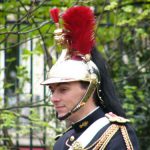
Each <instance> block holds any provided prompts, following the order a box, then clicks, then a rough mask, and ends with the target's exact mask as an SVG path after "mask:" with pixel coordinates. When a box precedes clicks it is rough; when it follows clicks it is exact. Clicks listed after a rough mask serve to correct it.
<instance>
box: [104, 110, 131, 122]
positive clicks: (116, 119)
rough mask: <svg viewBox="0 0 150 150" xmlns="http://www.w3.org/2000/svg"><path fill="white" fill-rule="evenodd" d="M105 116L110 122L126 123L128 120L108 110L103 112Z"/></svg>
mask: <svg viewBox="0 0 150 150" xmlns="http://www.w3.org/2000/svg"><path fill="white" fill-rule="evenodd" d="M105 117H107V118H108V119H109V121H110V122H112V123H114V122H115V123H127V122H130V120H129V119H126V118H123V117H120V116H117V115H115V114H113V113H112V112H109V113H107V114H105Z"/></svg>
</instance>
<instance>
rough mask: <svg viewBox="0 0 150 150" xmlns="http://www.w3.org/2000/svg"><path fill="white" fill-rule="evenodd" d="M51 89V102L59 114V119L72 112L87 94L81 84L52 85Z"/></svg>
mask: <svg viewBox="0 0 150 150" xmlns="http://www.w3.org/2000/svg"><path fill="white" fill-rule="evenodd" d="M49 88H50V90H51V92H52V97H51V101H52V103H53V104H54V108H55V110H56V111H57V113H58V118H59V117H62V116H64V115H66V114H67V113H68V112H69V111H70V110H72V109H73V108H74V107H75V106H76V105H77V104H78V103H79V101H80V100H81V98H82V97H83V95H84V94H85V92H86V89H85V88H83V87H82V86H81V84H80V82H68V83H57V84H51V85H50V86H49Z"/></svg>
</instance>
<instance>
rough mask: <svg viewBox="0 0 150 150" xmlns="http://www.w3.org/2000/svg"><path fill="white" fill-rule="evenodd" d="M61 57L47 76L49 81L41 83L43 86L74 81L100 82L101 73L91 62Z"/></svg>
mask: <svg viewBox="0 0 150 150" xmlns="http://www.w3.org/2000/svg"><path fill="white" fill-rule="evenodd" d="M64 51H65V50H64ZM64 51H63V52H64ZM62 55H64V54H62ZM61 57H62V56H60V59H59V60H58V61H57V62H56V63H55V64H54V65H53V66H52V68H51V69H50V71H49V72H48V74H47V79H46V80H45V81H44V82H42V83H41V84H42V85H49V84H52V83H60V82H72V81H86V82H92V83H95V84H97V83H98V82H99V80H100V79H99V78H100V77H99V71H98V69H97V66H96V65H95V64H94V63H93V62H92V61H91V60H89V61H85V60H72V59H65V58H64V59H63V60H62V58H61Z"/></svg>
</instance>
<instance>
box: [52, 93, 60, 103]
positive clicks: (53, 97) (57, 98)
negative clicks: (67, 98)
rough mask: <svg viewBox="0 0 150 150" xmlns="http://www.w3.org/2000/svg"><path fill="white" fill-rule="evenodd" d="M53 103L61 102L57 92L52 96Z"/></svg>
mask: <svg viewBox="0 0 150 150" xmlns="http://www.w3.org/2000/svg"><path fill="white" fill-rule="evenodd" d="M51 101H52V102H58V101H60V98H59V96H58V94H57V93H56V92H53V93H52V95H51Z"/></svg>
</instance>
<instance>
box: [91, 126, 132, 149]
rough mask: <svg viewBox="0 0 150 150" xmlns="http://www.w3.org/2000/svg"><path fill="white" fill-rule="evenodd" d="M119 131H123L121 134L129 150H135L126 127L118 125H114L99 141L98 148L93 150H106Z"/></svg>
mask: <svg viewBox="0 0 150 150" xmlns="http://www.w3.org/2000/svg"><path fill="white" fill-rule="evenodd" d="M119 129H121V133H122V136H123V139H124V141H125V144H126V148H127V150H134V149H133V146H132V143H131V140H130V138H129V135H128V132H127V129H126V127H125V125H117V124H112V125H111V126H110V127H109V128H108V129H107V130H106V131H105V132H104V133H103V135H102V136H101V137H100V138H99V139H98V142H97V144H96V146H95V147H94V148H93V150H104V149H105V148H106V146H107V144H108V143H109V141H110V140H111V138H112V137H113V136H114V135H115V133H116V132H117V131H118V130H119Z"/></svg>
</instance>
